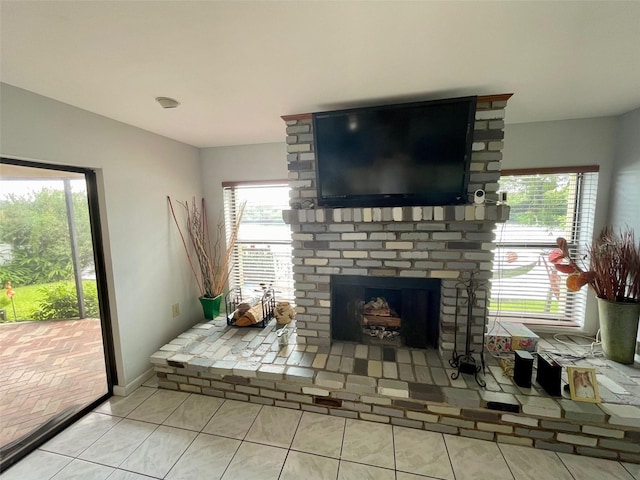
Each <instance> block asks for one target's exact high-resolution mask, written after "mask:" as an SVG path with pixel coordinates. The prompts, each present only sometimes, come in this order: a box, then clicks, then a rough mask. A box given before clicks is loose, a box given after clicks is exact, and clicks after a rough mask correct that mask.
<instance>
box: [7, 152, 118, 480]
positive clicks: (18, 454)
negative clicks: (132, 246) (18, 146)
mask: <svg viewBox="0 0 640 480" xmlns="http://www.w3.org/2000/svg"><path fill="white" fill-rule="evenodd" d="M0 164H8V165H16V166H24V167H33V168H43V169H47V170H58V171H63V172H73V173H80V174H83V175H84V177H85V180H86V184H87V203H88V208H89V223H90V228H91V238H92V245H93V256H94V264H95V271H96V288H97V291H98V304H99V308H100V327H101V331H102V346H103V352H104V361H105V374H106V380H107V393H106V394H104V395H102V396H100V397H98V398H97V399H96V400H94V401H93V402H91V403H90V404H88V405H86V406H85V407H84V408H82V409H81V410H79V411H77V412H75V413H73V414H68V413H65V411H62V412H60V413H59V414H58V415H57V416H56V417H54V418H52V419H50V420H49V421H47V422H46V423H45V424H43V425H41V426H40V427H39V428H37V429H36V430H35V431H34V432H32V433H31V434H30V435H29V436H28V437H27V438H26V439H21V440H20V441H19V442H17V444H15V445H12V444H10V445H11V447H9V448H7V449H6V451H5V452H3V455H2V458H1V459H0V472H3V471H5V470H6V469H7V468H9V467H10V466H11V465H13V464H15V463H16V462H18V461H19V460H20V459H22V458H24V457H25V456H26V455H28V454H29V453H31V452H32V451H34V450H35V449H37V448H38V447H39V446H40V445H42V444H44V443H45V442H47V441H48V440H50V439H51V438H52V437H54V436H55V435H57V434H58V433H60V432H61V431H62V430H64V429H65V428H67V427H68V426H70V425H71V424H72V423H74V422H76V421H77V420H79V419H80V418H82V417H83V416H84V415H86V414H87V413H89V412H90V411H91V410H93V409H94V408H96V407H97V406H98V405H100V404H101V403H102V402H104V401H105V400H106V399H108V398H109V397H111V396H112V395H113V386H114V385H115V384H117V382H118V375H117V371H116V361H115V358H116V357H115V346H114V339H113V329H112V323H111V310H110V307H109V290H108V284H107V273H106V262H105V256H104V241H103V238H102V224H101V220H100V202H99V195H98V181H97V175H96V171H95V170H94V169H91V168H83V167H76V166H71V165H58V164H50V163H43V162H35V161H30V160H19V159H14V158H8V157H0Z"/></svg>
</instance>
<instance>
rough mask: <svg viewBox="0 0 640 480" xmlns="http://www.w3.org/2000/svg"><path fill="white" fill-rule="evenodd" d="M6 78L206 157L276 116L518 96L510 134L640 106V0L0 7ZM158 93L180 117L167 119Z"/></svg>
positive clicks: (280, 128)
mask: <svg viewBox="0 0 640 480" xmlns="http://www.w3.org/2000/svg"><path fill="white" fill-rule="evenodd" d="M0 15H1V25H0V27H1V42H2V43H1V51H0V53H1V63H0V73H1V77H0V78H1V80H2V81H3V82H5V83H8V84H11V85H14V86H17V87H20V88H24V89H26V90H30V91H32V92H36V93H38V94H41V95H45V96H47V97H51V98H54V99H56V100H59V101H61V102H65V103H68V104H71V105H74V106H76V107H79V108H83V109H85V110H89V111H91V112H95V113H98V114H100V115H104V116H107V117H110V118H113V119H116V120H119V121H121V122H125V123H128V124H130V125H135V126H137V127H140V128H143V129H145V130H149V131H151V132H155V133H158V134H160V135H164V136H166V137H170V138H173V139H176V140H179V141H182V142H185V143H188V144H191V145H194V146H197V147H211V146H220V145H235V144H248V143H262V142H280V141H283V140H284V137H285V133H284V125H283V123H282V120H281V119H280V116H281V115H287V114H295V113H306V112H314V111H322V110H330V109H335V108H344V107H350V106H360V105H372V104H377V103H392V102H396V101H412V100H422V99H429V98H443V97H450V96H460V95H467V94H480V95H484V94H499V93H514V96H513V98H512V99H511V100H510V101H509V107H508V109H507V122H509V123H520V122H533V121H542V120H557V119H568V118H582V117H597V116H607V115H618V114H621V113H625V112H627V111H630V110H632V109H634V108H637V107H639V106H640V2H638V1H632V2H616V1H604V2H593V1H584V2H566V1H553V2H541V1H534V2H521V1H505V2H480V1H474V2H458V1H447V2H430V1H423V2H406V3H405V2H399V1H389V2H372V1H369V2H366V1H365V2H347V1H343V2H328V1H319V2H303V1H298V2H293V1H292V2H265V1H253V2H239V1H224V2H214V1H200V2H195V1H189V2H187V1H177V2H172V1H135V2H134V1H120V2H115V1H68V2H64V1H48V2H44V1H35V2H31V1H5V0H2V3H1V10H0ZM157 96H168V97H174V98H176V99H178V100H179V101H180V102H181V103H182V105H181V106H180V107H179V108H178V109H175V110H163V109H162V108H161V107H160V106H159V105H158V104H157V103H156V102H155V100H154V98H155V97H157Z"/></svg>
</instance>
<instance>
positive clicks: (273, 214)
mask: <svg viewBox="0 0 640 480" xmlns="http://www.w3.org/2000/svg"><path fill="white" fill-rule="evenodd" d="M223 188H224V209H225V219H226V225H227V231H230V228H229V225H231V224H233V223H235V221H236V219H237V218H238V211H239V208H240V207H241V205H243V204H244V205H245V207H244V213H243V215H242V220H241V222H240V228H239V230H238V240H237V242H236V246H235V249H234V252H233V269H232V272H231V276H230V278H229V286H230V287H231V288H234V287H239V288H241V289H242V292H243V295H245V296H247V295H251V294H252V293H253V292H254V291H259V290H260V289H261V287H260V284H266V285H273V287H274V289H275V292H276V299H277V300H289V301H291V300H293V298H294V293H293V292H294V290H293V264H292V260H291V253H292V252H291V249H292V247H291V231H290V229H289V226H288V225H286V224H285V223H284V220H283V219H282V211H283V210H286V209H288V208H289V186H288V185H287V184H285V183H271V184H268V185H267V184H255V183H233V184H231V183H224V184H223Z"/></svg>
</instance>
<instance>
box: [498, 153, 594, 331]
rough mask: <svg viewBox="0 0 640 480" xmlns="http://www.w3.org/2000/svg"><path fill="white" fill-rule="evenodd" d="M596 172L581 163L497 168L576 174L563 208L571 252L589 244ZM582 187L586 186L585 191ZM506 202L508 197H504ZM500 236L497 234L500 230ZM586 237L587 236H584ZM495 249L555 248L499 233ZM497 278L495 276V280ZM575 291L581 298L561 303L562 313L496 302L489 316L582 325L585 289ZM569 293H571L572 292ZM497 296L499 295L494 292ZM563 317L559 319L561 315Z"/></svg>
mask: <svg viewBox="0 0 640 480" xmlns="http://www.w3.org/2000/svg"><path fill="white" fill-rule="evenodd" d="M599 171H600V168H599V166H597V165H585V166H567V167H546V168H523V169H504V170H502V171H501V176H502V177H506V176H533V175H562V174H576V185H575V187H574V188H573V191H574V192H575V193H574V194H572V193H570V195H575V198H574V200H573V202H572V203H568V205H567V208H568V209H570V210H572V212H571V221H570V225H569V224H568V228H567V230H570V237H571V238H568V236H567V237H566V238H567V241H568V244H569V248H570V249H572V250H573V251H580V252H583V251H584V250H585V248H586V245H587V244H589V243H591V241H592V240H593V235H594V231H595V230H594V227H595V217H596V202H597V193H598V192H597V189H598V184H599V176H598V175H599ZM589 173H595V174H597V175H596V176H595V177H593V178H591V179H587V178H586V177H585V174H589ZM585 189H590V190H587V191H585ZM586 196H591V197H592V200H591V204H590V205H585V202H586V201H587V200H588V199H586ZM506 203H507V204H509V199H508V198H507V202H506ZM587 214H589V215H590V216H589V218H585V215H587ZM501 228H504V224H503V225H501V226H497V228H496V233H497V232H499V231H500V229H501ZM500 235H501V233H500ZM586 237H588V238H586ZM494 243H495V246H496V250H498V249H500V248H502V249H504V248H522V249H529V248H540V249H549V250H551V249H553V248H556V247H557V246H556V244H555V242H554V241H550V242H540V241H532V242H519V243H508V242H504V241H501V239H500V238H499V235H497V236H496V239H495V240H494ZM498 268H499V264H498V262H497V261H496V260H495V259H494V266H493V272H494V277H493V280H496V279H498V277H497V276H495V274H496V272H497V271H498ZM565 278H566V276H565V275H562V274H561V275H560V279H561V281H562V282H564V280H565ZM498 280H499V279H498ZM494 288H495V286H492V294H491V297H494V293H493V292H494V290H493V289H494ZM579 294H581V295H583V298H581V299H578V301H577V302H576V301H571V302H567V301H566V300H564V302H565V308H569V312H568V313H566V314H565V315H563V314H560V313H559V314H547V313H534V312H525V311H515V310H501V309H500V303H501V301H499V302H498V305H497V308H491V309H490V312H489V313H490V315H491V316H492V317H495V318H497V319H501V320H505V321H515V322H521V323H525V324H529V325H536V326H542V327H582V328H584V327H585V325H586V320H587V319H586V316H587V315H586V304H587V298H586V297H587V291H586V289H585V290H584V291H581V292H580V293H579ZM572 295H573V294H572ZM498 298H500V297H499V295H498ZM563 316H564V317H565V318H562V317H563Z"/></svg>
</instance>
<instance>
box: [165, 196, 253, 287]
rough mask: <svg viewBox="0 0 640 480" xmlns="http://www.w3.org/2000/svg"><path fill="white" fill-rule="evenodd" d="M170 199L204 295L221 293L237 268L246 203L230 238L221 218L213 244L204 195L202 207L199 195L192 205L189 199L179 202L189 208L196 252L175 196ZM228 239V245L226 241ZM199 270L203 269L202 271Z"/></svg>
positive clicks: (187, 215) (185, 247) (170, 205)
mask: <svg viewBox="0 0 640 480" xmlns="http://www.w3.org/2000/svg"><path fill="white" fill-rule="evenodd" d="M167 200H168V202H169V207H170V209H171V215H172V217H173V220H174V222H175V224H176V227H178V232H179V233H180V238H181V239H182V244H183V246H184V250H185V252H186V254H187V259H188V260H189V265H190V266H191V271H192V272H193V275H194V276H195V278H196V283H197V284H198V288H199V290H200V295H201V296H203V297H208V298H214V297H217V296H218V295H220V294H221V293H223V292H224V289H225V286H226V285H227V281H228V280H229V275H230V274H231V270H232V268H233V250H234V247H235V244H236V241H237V239H238V230H239V228H240V221H241V220H242V214H243V213H244V207H245V205H244V204H242V205H240V207H239V208H238V215H237V217H236V219H235V222H234V224H233V225H232V228H231V232H229V235H228V236H227V237H226V238H225V235H224V233H225V230H224V221H223V220H219V221H218V224H217V232H216V233H217V235H216V241H215V243H214V244H213V246H212V245H211V238H210V237H209V225H208V223H207V210H206V208H205V204H204V199H202V202H201V205H200V208H198V206H197V204H196V200H195V198H194V199H193V200H192V201H191V205H189V203H188V202H184V203H183V202H176V203H178V204H179V205H180V206H182V207H183V208H184V209H185V212H186V232H187V236H188V237H189V240H190V244H191V246H192V250H193V256H192V255H191V253H190V250H191V249H190V248H189V246H188V245H187V241H186V239H185V235H184V234H183V231H182V228H180V223H179V222H178V219H177V217H176V213H175V210H174V208H173V202H172V201H171V197H167ZM225 240H226V246H225V245H224V243H225ZM194 258H195V261H194ZM195 263H197V266H198V268H197V269H196V267H195V265H194V264H195ZM198 271H199V272H200V273H199V274H198Z"/></svg>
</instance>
